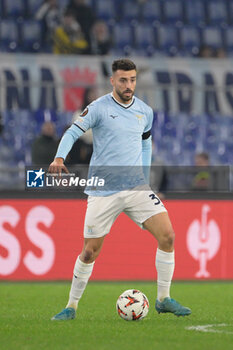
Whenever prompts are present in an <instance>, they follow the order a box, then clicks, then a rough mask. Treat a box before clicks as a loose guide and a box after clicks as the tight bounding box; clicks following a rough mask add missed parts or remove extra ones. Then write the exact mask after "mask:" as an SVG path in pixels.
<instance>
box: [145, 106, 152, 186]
mask: <svg viewBox="0 0 233 350" xmlns="http://www.w3.org/2000/svg"><path fill="white" fill-rule="evenodd" d="M153 117H154V113H153V110H152V109H151V110H150V113H148V115H147V119H148V120H147V125H146V126H145V129H144V133H143V134H142V166H143V173H144V176H145V179H146V181H147V183H149V182H150V166H151V157H152V137H151V127H152V122H153Z"/></svg>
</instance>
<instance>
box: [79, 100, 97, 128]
mask: <svg viewBox="0 0 233 350" xmlns="http://www.w3.org/2000/svg"><path fill="white" fill-rule="evenodd" d="M98 122H99V108H98V104H97V103H95V102H93V103H91V104H90V105H88V106H87V107H86V108H85V109H84V111H83V112H82V113H81V114H80V115H79V116H78V118H77V119H76V120H75V122H74V124H75V125H76V126H77V127H78V128H79V129H81V130H82V131H83V132H85V131H87V130H88V129H90V128H94V127H95V126H97V125H98Z"/></svg>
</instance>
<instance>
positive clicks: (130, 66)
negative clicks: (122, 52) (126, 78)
mask: <svg viewBox="0 0 233 350" xmlns="http://www.w3.org/2000/svg"><path fill="white" fill-rule="evenodd" d="M119 69H120V70H125V71H128V70H137V68H136V64H135V63H134V62H133V61H131V60H129V59H128V58H121V59H119V60H115V61H113V63H112V72H113V73H115V72H116V71H117V70H119Z"/></svg>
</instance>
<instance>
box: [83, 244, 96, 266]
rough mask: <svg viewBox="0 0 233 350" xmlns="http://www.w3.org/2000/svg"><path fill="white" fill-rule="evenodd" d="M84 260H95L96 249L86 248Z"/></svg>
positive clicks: (88, 261) (87, 262) (85, 261)
mask: <svg viewBox="0 0 233 350" xmlns="http://www.w3.org/2000/svg"><path fill="white" fill-rule="evenodd" d="M82 258H83V262H84V263H86V264H89V263H91V262H93V261H94V250H93V249H90V248H88V249H84V251H83V254H82Z"/></svg>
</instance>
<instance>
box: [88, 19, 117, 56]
mask: <svg viewBox="0 0 233 350" xmlns="http://www.w3.org/2000/svg"><path fill="white" fill-rule="evenodd" d="M111 46H112V42H111V39H110V35H109V30H108V26H107V25H106V23H105V22H104V21H97V22H96V23H95V24H94V26H93V28H92V36H91V53H92V54H94V55H107V54H108V53H109V50H110V49H111Z"/></svg>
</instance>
